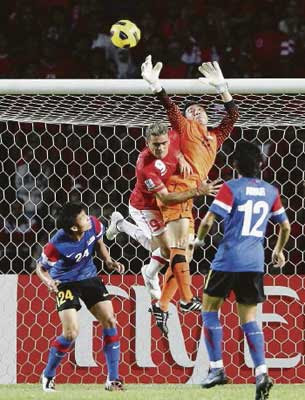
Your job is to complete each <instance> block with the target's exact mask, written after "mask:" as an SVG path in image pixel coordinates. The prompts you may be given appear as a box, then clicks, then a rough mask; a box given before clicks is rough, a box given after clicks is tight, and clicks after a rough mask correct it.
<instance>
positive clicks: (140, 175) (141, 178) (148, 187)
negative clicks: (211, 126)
mask: <svg viewBox="0 0 305 400" xmlns="http://www.w3.org/2000/svg"><path fill="white" fill-rule="evenodd" d="M169 139H170V144H169V150H168V154H167V156H166V157H164V158H162V159H159V158H156V157H155V156H154V155H153V154H152V153H151V152H150V150H149V149H148V147H146V148H145V149H144V150H142V151H141V153H140V155H139V157H138V160H137V164H136V178H137V181H136V185H135V187H134V189H133V191H132V193H131V195H130V199H129V202H130V205H131V206H132V207H134V208H137V209H138V210H159V207H158V206H157V203H156V198H155V193H157V192H159V191H160V190H162V189H163V188H165V184H166V182H167V180H168V179H169V177H170V176H172V175H173V174H174V173H178V172H177V171H178V154H179V153H180V141H179V135H178V134H177V132H175V131H172V130H170V131H169Z"/></svg>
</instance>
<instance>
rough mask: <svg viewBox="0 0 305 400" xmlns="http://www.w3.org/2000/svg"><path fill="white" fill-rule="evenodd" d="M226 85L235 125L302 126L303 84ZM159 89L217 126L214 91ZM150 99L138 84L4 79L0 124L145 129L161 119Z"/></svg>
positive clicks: (178, 84) (171, 83)
mask: <svg viewBox="0 0 305 400" xmlns="http://www.w3.org/2000/svg"><path fill="white" fill-rule="evenodd" d="M227 82H228V84H229V89H230V91H231V93H232V94H234V95H235V96H236V101H237V103H238V105H239V106H240V108H241V117H240V119H239V121H238V123H237V125H238V126H249V125H252V126H259V125H262V123H264V124H265V126H277V125H282V126H283V125H290V124H294V125H302V124H303V122H304V115H305V106H304V104H305V97H304V96H305V79H266V78H264V79H228V80H227ZM161 84H162V85H163V87H164V88H165V90H166V91H167V93H168V94H170V95H174V96H176V97H177V98H176V99H175V100H176V101H177V104H178V105H183V103H184V101H185V99H187V98H189V97H191V99H192V100H195V101H196V100H198V101H200V102H202V103H203V104H204V105H205V106H206V107H207V111H208V112H209V111H210V121H211V123H216V122H217V121H218V119H219V112H221V111H222V110H221V109H217V103H216V105H215V104H213V102H212V100H214V98H215V96H216V92H215V90H214V89H213V88H210V87H209V86H208V85H203V84H202V83H200V82H199V81H198V80H197V79H185V80H178V79H167V80H161ZM262 95H264V100H263V102H262V103H261V102H260V100H259V99H260V98H261V96H262ZM147 96H148V97H147ZM151 99H152V96H151V93H150V90H149V88H148V85H147V84H146V82H145V81H143V80H141V79H132V80H128V79H127V80H126V79H97V80H90V79H83V80H73V79H55V80H53V79H32V80H31V79H29V80H27V79H17V80H7V79H3V80H1V81H0V120H2V121H8V120H15V121H20V122H37V121H39V122H47V123H71V124H94V125H103V126H106V125H107V126H115V125H118V124H124V125H126V126H144V125H147V124H149V123H151V122H152V121H156V120H163V119H164V120H166V116H165V113H164V111H163V110H162V108H160V105H159V104H158V102H157V101H155V102H154V101H152V100H151ZM276 103H277V104H276ZM135 104H137V106H135Z"/></svg>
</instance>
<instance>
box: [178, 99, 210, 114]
mask: <svg viewBox="0 0 305 400" xmlns="http://www.w3.org/2000/svg"><path fill="white" fill-rule="evenodd" d="M191 106H200V107H202V108H204V109H205V107H204V105H203V104H200V103H198V101H197V102H196V101H188V102H187V103H185V105H184V107H183V115H184V116H185V113H186V110H187V109H188V108H189V107H191Z"/></svg>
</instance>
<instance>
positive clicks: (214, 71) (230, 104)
mask: <svg viewBox="0 0 305 400" xmlns="http://www.w3.org/2000/svg"><path fill="white" fill-rule="evenodd" d="M198 69H199V71H200V72H201V73H202V74H203V75H204V76H205V78H199V81H200V82H201V83H203V84H208V85H210V86H213V87H214V88H215V90H216V91H217V93H219V94H220V96H221V99H222V101H223V102H224V106H225V109H226V112H227V115H225V117H224V118H223V120H222V121H221V123H220V124H219V125H218V127H217V128H215V129H213V133H215V135H216V138H217V148H219V147H220V146H221V145H222V144H223V142H224V141H225V140H226V139H227V138H228V136H229V135H230V134H231V132H232V130H233V127H234V124H235V122H236V121H237V119H238V117H239V112H238V108H237V106H236V104H235V103H234V101H233V98H232V96H231V93H230V92H229V88H228V84H227V82H226V81H225V79H224V77H223V74H222V71H221V69H220V66H219V64H218V62H217V61H214V62H213V63H211V62H208V63H203V64H202V65H201V66H200V67H199V68H198Z"/></svg>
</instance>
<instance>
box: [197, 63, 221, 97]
mask: <svg viewBox="0 0 305 400" xmlns="http://www.w3.org/2000/svg"><path fill="white" fill-rule="evenodd" d="M198 69H199V72H201V73H202V75H204V76H205V78H199V81H200V82H202V83H208V84H209V85H211V86H214V88H215V89H216V91H217V93H219V94H221V93H224V92H226V91H227V90H228V84H227V82H226V81H225V79H224V77H223V75H222V72H221V69H220V66H219V64H218V62H217V61H213V62H207V63H202V65H201V66H200V67H198Z"/></svg>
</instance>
